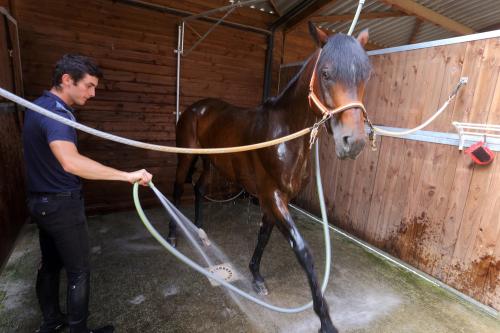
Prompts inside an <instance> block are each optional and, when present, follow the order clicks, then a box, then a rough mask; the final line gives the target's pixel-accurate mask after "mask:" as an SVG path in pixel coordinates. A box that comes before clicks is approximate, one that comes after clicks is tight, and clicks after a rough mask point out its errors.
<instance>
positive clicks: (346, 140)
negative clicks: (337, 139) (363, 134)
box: [342, 136, 351, 147]
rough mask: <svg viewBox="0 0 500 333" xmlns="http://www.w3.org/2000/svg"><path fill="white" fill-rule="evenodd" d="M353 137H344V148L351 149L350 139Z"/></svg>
mask: <svg viewBox="0 0 500 333" xmlns="http://www.w3.org/2000/svg"><path fill="white" fill-rule="evenodd" d="M350 138H351V137H350V136H344V137H343V138H342V141H343V142H344V147H349V143H350V140H349V139H350Z"/></svg>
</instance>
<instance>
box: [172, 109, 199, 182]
mask: <svg viewBox="0 0 500 333" xmlns="http://www.w3.org/2000/svg"><path fill="white" fill-rule="evenodd" d="M195 110H196V109H195V105H191V106H190V107H188V108H187V109H186V110H185V111H184V112H183V113H182V114H181V116H180V118H179V121H178V122H177V125H176V135H175V141H176V145H177V147H182V148H199V144H198V133H197V128H198V117H197V115H196V112H194V111H195ZM198 157H199V155H193V154H177V171H176V183H179V184H182V183H191V182H192V179H193V174H194V172H195V171H196V161H197V160H198Z"/></svg>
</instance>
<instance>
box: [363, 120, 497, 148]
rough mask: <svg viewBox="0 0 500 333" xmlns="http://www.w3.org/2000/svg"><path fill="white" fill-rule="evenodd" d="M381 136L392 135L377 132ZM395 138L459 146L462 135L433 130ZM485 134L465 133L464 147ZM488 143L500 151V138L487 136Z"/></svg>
mask: <svg viewBox="0 0 500 333" xmlns="http://www.w3.org/2000/svg"><path fill="white" fill-rule="evenodd" d="M376 127H379V128H381V129H384V130H387V131H393V132H398V131H400V132H402V131H405V130H407V129H406V128H399V127H388V126H378V125H377V126H376ZM366 131H367V132H368V131H369V127H368V126H366ZM377 135H380V136H390V135H383V134H377ZM391 137H394V138H399V139H406V140H413V141H421V142H432V143H439V144H443V145H451V146H457V147H458V146H459V145H460V137H459V135H458V134H456V133H446V132H432V131H417V132H415V133H413V134H409V135H405V136H391ZM483 138H484V136H483V135H482V134H479V135H469V134H465V135H464V147H470V146H472V145H473V144H474V143H476V142H478V141H482V140H483ZM486 145H487V146H488V148H489V149H491V150H492V151H500V138H492V137H487V139H486Z"/></svg>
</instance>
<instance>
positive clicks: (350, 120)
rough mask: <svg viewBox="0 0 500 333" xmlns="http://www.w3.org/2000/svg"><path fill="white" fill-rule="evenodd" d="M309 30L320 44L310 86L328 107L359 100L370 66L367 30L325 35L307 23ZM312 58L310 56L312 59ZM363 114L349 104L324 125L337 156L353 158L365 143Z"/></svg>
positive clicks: (362, 93) (359, 109) (333, 107)
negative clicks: (355, 36) (351, 34)
mask: <svg viewBox="0 0 500 333" xmlns="http://www.w3.org/2000/svg"><path fill="white" fill-rule="evenodd" d="M309 28H310V32H311V34H312V36H313V38H314V40H315V41H316V43H317V44H318V46H319V47H321V48H322V50H321V53H320V54H319V59H317V63H316V66H315V72H314V73H313V78H315V80H314V83H313V90H314V92H315V94H316V95H317V96H318V98H319V99H320V100H321V103H322V104H323V105H324V106H325V107H326V108H328V109H335V108H338V107H341V106H343V105H346V104H349V103H353V102H361V101H362V99H363V95H364V91H365V85H366V82H367V80H368V78H369V76H370V71H371V66H370V61H369V59H368V56H367V54H366V52H365V50H364V46H365V44H366V43H367V42H368V30H363V31H362V32H361V33H360V34H359V36H358V37H357V38H354V37H351V36H347V35H344V34H335V35H332V36H328V35H327V34H326V33H325V32H324V31H322V30H321V29H319V28H316V27H315V26H314V25H313V24H311V23H310V24H309ZM314 60H316V58H314V57H313V61H314ZM364 121H365V115H364V112H363V110H362V109H361V108H358V107H353V108H350V109H347V110H345V111H343V112H340V113H337V114H335V115H333V116H332V117H331V118H330V119H329V120H328V121H327V123H326V128H327V130H328V132H329V133H330V134H332V135H333V138H334V140H335V150H336V153H337V156H338V157H339V158H341V159H345V158H352V159H354V158H356V156H358V154H359V153H360V152H361V150H362V149H363V147H364V146H365V143H366V139H367V136H366V132H365V124H364Z"/></svg>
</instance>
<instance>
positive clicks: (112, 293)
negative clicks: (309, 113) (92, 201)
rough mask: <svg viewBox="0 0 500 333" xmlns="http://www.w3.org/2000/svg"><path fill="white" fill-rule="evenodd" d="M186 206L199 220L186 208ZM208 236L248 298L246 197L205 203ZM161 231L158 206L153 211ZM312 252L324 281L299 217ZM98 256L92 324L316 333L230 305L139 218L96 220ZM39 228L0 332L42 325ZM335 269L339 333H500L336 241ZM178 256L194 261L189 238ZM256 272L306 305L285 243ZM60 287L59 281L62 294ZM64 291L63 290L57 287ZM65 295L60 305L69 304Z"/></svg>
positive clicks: (311, 318) (5, 290)
mask: <svg viewBox="0 0 500 333" xmlns="http://www.w3.org/2000/svg"><path fill="white" fill-rule="evenodd" d="M182 210H183V211H184V212H185V213H186V215H187V216H188V217H190V218H193V215H194V213H193V209H192V207H191V206H184V207H182ZM205 211H206V215H205V216H206V219H205V226H204V229H205V231H206V232H207V234H208V236H209V237H210V239H211V240H212V241H213V242H214V245H215V244H216V245H217V246H218V247H219V248H220V249H221V250H222V251H223V252H224V253H225V254H226V255H227V256H228V258H229V261H230V263H231V265H232V266H233V267H235V268H236V270H237V271H238V273H239V274H240V280H239V281H238V282H236V284H237V285H238V286H241V287H242V288H245V289H247V290H249V291H251V286H250V273H249V271H248V269H247V265H248V262H249V260H250V257H251V255H252V253H253V250H254V246H255V243H256V238H257V232H258V229H259V224H260V210H259V207H258V206H255V205H253V204H251V203H249V201H248V200H237V201H236V202H232V203H225V204H218V203H209V204H206V205H205ZM146 212H147V214H148V216H149V217H150V219H151V221H152V222H153V223H154V224H155V226H156V227H157V228H158V230H160V231H161V232H162V233H163V234H164V235H166V231H167V230H168V229H167V223H166V222H167V217H166V215H165V213H164V212H163V210H162V209H150V210H147V211H146ZM293 215H294V217H295V220H296V223H297V225H298V227H299V229H300V231H301V233H302V235H303V236H304V238H305V239H306V240H307V241H308V243H309V244H310V246H311V248H312V251H313V254H314V258H315V263H316V269H317V272H318V274H319V276H320V277H322V275H323V269H324V257H325V255H324V242H323V235H322V228H321V226H320V225H318V224H316V223H312V222H311V219H310V218H308V217H306V216H304V215H302V214H300V213H297V212H294V213H293ZM89 232H90V235H91V252H92V257H91V261H92V283H91V290H92V293H91V304H90V318H89V323H90V326H91V327H92V326H96V325H99V324H105V323H113V324H114V325H115V327H116V332H158V333H160V332H224V333H226V332H242V333H243V332H245V333H246V332H252V333H253V332H287V333H288V332H294V333H301V332H317V330H318V328H319V320H318V319H317V317H316V315H315V314H314V312H313V311H312V310H307V311H305V312H302V313H299V314H280V313H275V312H271V311H269V310H265V309H263V308H261V307H259V306H257V305H254V304H253V303H250V302H248V301H246V300H241V299H239V298H234V297H232V296H231V295H230V294H228V293H227V292H225V291H224V290H223V289H222V288H221V287H213V286H212V285H211V284H210V283H209V281H208V280H207V279H206V278H205V277H203V276H202V275H200V274H199V273H197V272H195V271H194V270H192V269H191V268H189V267H187V266H185V265H184V264H182V263H181V262H180V261H178V260H177V259H176V258H175V257H174V256H173V255H171V254H170V253H168V252H167V251H166V250H165V249H164V248H163V247H162V246H161V245H160V244H159V243H157V242H156V240H155V239H153V238H152V237H151V235H150V234H149V233H148V231H147V230H146V229H145V227H144V226H143V225H142V223H141V222H140V219H139V217H138V215H137V213H136V212H135V211H130V212H119V213H114V214H108V215H99V216H92V217H89ZM37 234H38V232H37V229H36V227H35V226H33V225H28V226H26V227H25V228H24V230H23V232H22V235H21V236H20V239H19V240H18V242H17V245H16V248H15V250H14V252H13V253H12V255H11V257H10V259H9V261H8V263H7V265H6V266H5V268H4V269H3V271H2V272H1V274H0V332H5V333H7V332H8V333H10V332H22V333H25V332H33V331H34V330H35V329H36V328H37V326H38V325H39V323H40V319H41V314H40V311H39V309H38V305H37V301H36V297H35V290H34V282H35V274H36V269H37V265H38V262H39V258H40V253H39V248H38V235H37ZM331 239H332V244H333V252H332V253H333V254H332V272H331V275H330V282H329V285H328V289H327V292H326V298H327V301H328V302H329V305H330V311H331V315H332V319H333V322H334V323H335V325H336V326H337V327H338V328H339V330H340V331H341V332H346V333H347V332H360V333H361V332H384V333H385V332H415V333H417V332H422V333H423V332H425V333H429V332H439V333H445V332H450V333H457V332H471V333H495V332H496V333H498V332H500V320H499V318H498V316H496V317H493V316H491V315H488V314H485V313H484V312H482V311H480V310H479V309H478V308H476V307H474V306H472V305H471V304H469V303H466V302H464V301H463V300H460V299H458V298H457V297H455V296H454V295H452V294H450V293H449V292H447V291H445V290H443V289H441V288H439V287H436V286H434V285H432V284H431V283H429V282H427V281H425V280H423V279H421V278H420V277H417V276H415V275H414V274H413V273H410V272H408V271H405V270H404V269H402V268H400V267H398V266H395V265H394V264H392V263H390V262H387V261H385V260H383V259H381V258H380V257H378V256H375V255H373V254H372V253H369V252H367V251H366V250H364V249H363V248H361V247H360V246H358V245H357V244H355V243H353V242H351V241H350V240H348V239H346V238H344V237H342V236H341V235H339V234H333V233H332V235H331ZM178 248H179V250H181V251H182V252H183V253H185V254H187V255H189V256H192V257H194V258H196V256H195V254H194V251H193V249H192V248H191V247H190V246H189V244H188V242H187V241H186V239H183V238H181V239H180V240H179V246H178ZM261 272H262V274H263V276H264V278H266V282H267V285H268V287H269V290H270V294H269V296H266V297H265V298H264V300H266V301H268V302H270V303H272V304H275V305H281V306H286V307H295V306H298V305H302V304H304V303H306V302H308V301H310V299H311V296H310V291H309V288H308V285H307V281H306V278H305V274H304V273H303V271H302V269H301V268H300V266H299V264H298V263H297V261H296V259H295V256H294V254H293V252H292V250H291V249H290V247H289V245H288V243H287V242H285V241H284V238H283V237H282V235H281V234H280V233H279V231H278V230H277V229H275V230H274V232H273V235H272V237H271V240H270V242H269V245H268V247H267V249H266V252H265V253H264V257H263V260H262V265H261ZM64 285H65V283H63V287H64ZM62 289H64V288H62ZM64 303H65V302H64V290H61V304H64Z"/></svg>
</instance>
